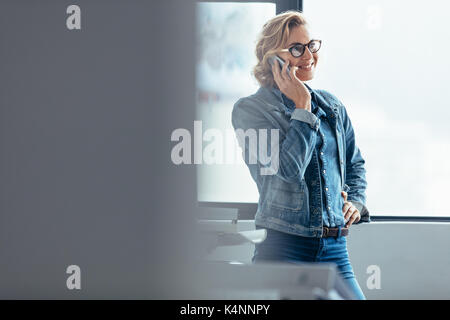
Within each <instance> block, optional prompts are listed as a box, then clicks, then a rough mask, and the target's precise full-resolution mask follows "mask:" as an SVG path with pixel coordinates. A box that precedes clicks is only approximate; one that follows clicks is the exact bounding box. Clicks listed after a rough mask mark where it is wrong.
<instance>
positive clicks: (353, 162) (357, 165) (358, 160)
mask: <svg viewBox="0 0 450 320" xmlns="http://www.w3.org/2000/svg"><path fill="white" fill-rule="evenodd" d="M342 115H343V117H342V121H343V125H344V130H345V140H346V158H347V162H346V175H345V184H347V186H348V187H349V189H348V191H347V194H348V201H349V202H351V203H353V205H354V206H355V207H356V208H357V209H358V210H359V212H360V214H361V219H360V220H359V221H358V222H356V223H361V222H370V214H369V210H368V209H367V207H366V193H365V192H366V188H367V181H366V169H365V167H364V164H365V161H364V159H363V157H362V155H361V151H360V150H359V148H358V146H357V145H356V141H355V132H354V130H353V126H352V122H351V120H350V117H349V116H348V114H347V110H346V109H345V107H344V106H343V105H342Z"/></svg>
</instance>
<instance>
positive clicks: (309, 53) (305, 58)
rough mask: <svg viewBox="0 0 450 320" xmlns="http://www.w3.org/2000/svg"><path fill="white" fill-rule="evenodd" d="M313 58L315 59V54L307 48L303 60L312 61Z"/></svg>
mask: <svg viewBox="0 0 450 320" xmlns="http://www.w3.org/2000/svg"><path fill="white" fill-rule="evenodd" d="M312 57H313V54H312V53H311V51H309V48H308V47H306V48H305V52H304V53H303V55H302V59H303V60H311V58H312Z"/></svg>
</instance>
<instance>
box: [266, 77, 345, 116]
mask: <svg viewBox="0 0 450 320" xmlns="http://www.w3.org/2000/svg"><path fill="white" fill-rule="evenodd" d="M303 84H304V85H305V87H306V88H307V89H308V91H309V92H310V94H311V99H312V100H313V101H312V103H311V108H312V109H311V111H312V112H313V113H314V114H315V115H316V116H317V117H318V118H320V117H321V116H327V117H330V115H331V114H336V112H337V109H336V108H333V107H332V106H330V105H329V104H328V102H327V101H325V100H324V99H323V98H322V97H320V95H318V94H317V93H316V92H315V91H314V90H313V89H311V87H310V86H308V85H307V84H306V83H303ZM271 91H272V93H273V94H274V95H275V96H276V97H277V98H278V101H279V102H281V103H282V104H283V106H284V112H285V114H286V115H287V116H291V114H292V112H293V111H294V110H295V103H294V102H293V101H292V100H291V99H289V98H288V97H287V96H286V95H285V94H284V93H282V92H281V91H280V90H279V89H277V88H275V87H272V88H271Z"/></svg>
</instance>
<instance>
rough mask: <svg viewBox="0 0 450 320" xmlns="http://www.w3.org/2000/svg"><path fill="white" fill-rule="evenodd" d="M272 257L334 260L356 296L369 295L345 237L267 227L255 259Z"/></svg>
mask: <svg viewBox="0 0 450 320" xmlns="http://www.w3.org/2000/svg"><path fill="white" fill-rule="evenodd" d="M257 229H259V228H258V227H257ZM270 260H271V261H280V262H289V263H298V262H328V263H335V264H336V266H337V268H338V271H339V273H340V275H341V277H342V278H343V279H344V280H345V282H346V283H347V284H348V287H349V288H350V289H351V290H352V291H353V292H354V293H355V295H356V297H357V298H358V299H361V300H365V299H366V298H365V296H364V294H363V292H362V290H361V288H360V286H359V284H358V281H357V280H356V278H355V274H354V273H353V268H352V266H351V264H350V260H349V257H348V251H347V239H346V237H343V236H339V237H336V238H335V237H328V238H312V237H302V236H297V235H293V234H289V233H284V232H280V231H276V230H273V229H267V238H266V240H264V241H263V242H262V243H260V244H257V245H256V247H255V253H254V255H253V258H252V261H253V262H254V263H256V262H263V261H270Z"/></svg>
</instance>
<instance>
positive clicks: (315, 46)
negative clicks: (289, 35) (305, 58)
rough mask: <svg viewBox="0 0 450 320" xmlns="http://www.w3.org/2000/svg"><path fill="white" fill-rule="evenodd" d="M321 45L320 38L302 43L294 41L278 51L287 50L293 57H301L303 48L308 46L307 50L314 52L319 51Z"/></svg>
mask: <svg viewBox="0 0 450 320" xmlns="http://www.w3.org/2000/svg"><path fill="white" fill-rule="evenodd" d="M321 46H322V40H311V41H310V42H308V43H307V44H303V43H296V44H294V45H293V46H292V47H290V48H289V49H282V50H280V51H282V52H287V51H289V52H290V53H291V54H292V56H293V57H294V58H298V57H301V56H302V55H303V54H304V53H305V48H306V47H308V49H309V51H311V53H316V52H317V51H319V49H320V47H321Z"/></svg>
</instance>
